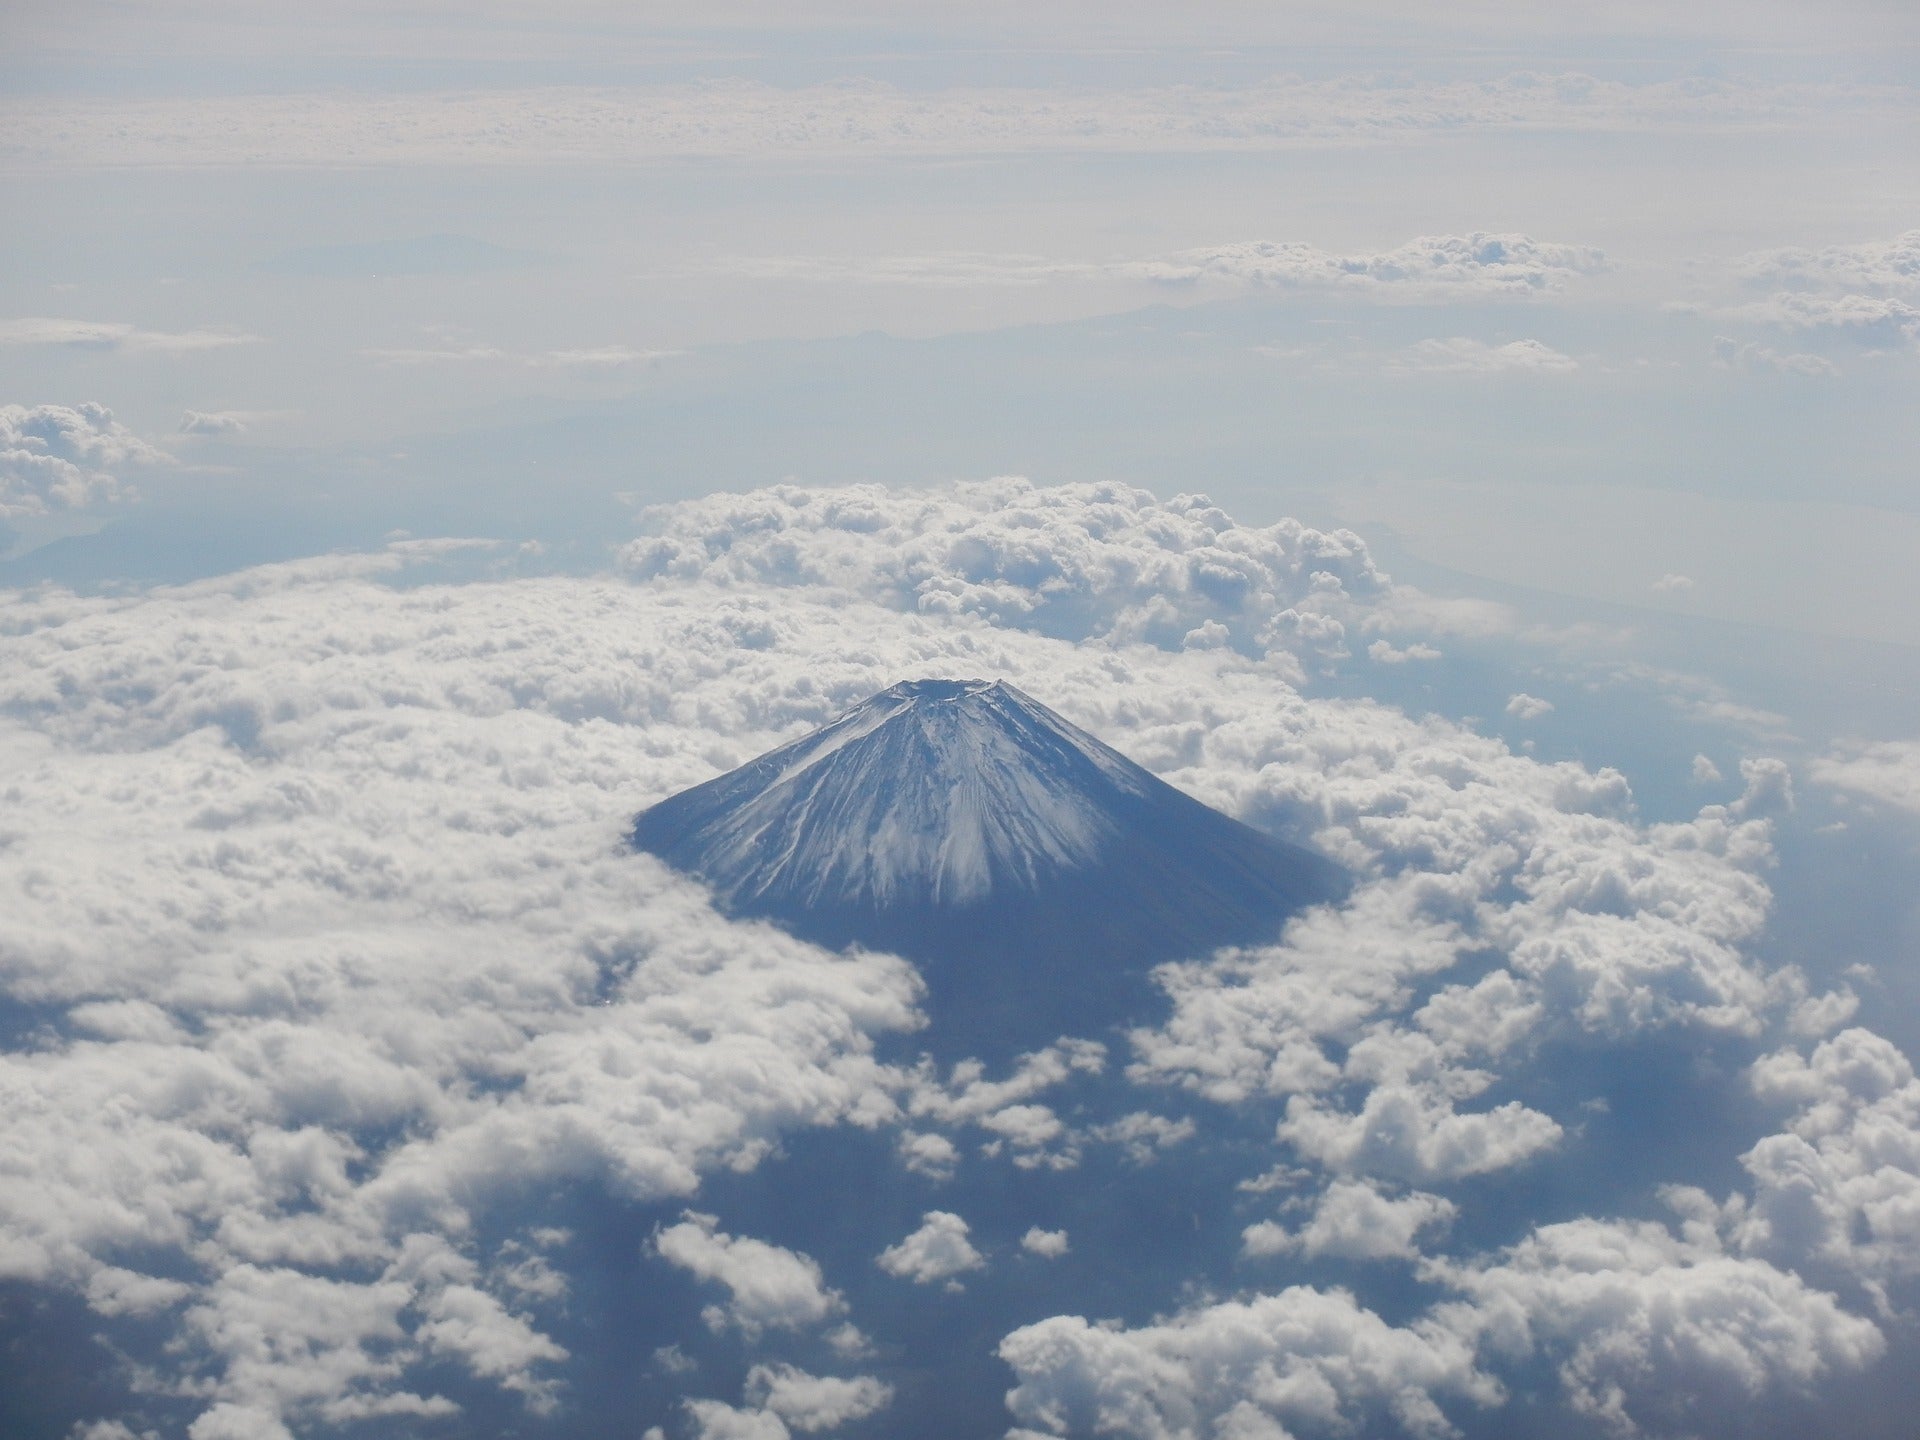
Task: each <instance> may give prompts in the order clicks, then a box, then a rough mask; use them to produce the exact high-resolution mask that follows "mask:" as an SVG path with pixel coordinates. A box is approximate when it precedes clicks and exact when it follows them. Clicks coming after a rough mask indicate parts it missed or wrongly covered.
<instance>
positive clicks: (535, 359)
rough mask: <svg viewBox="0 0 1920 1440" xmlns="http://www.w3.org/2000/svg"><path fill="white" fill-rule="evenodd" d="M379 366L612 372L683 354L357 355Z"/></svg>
mask: <svg viewBox="0 0 1920 1440" xmlns="http://www.w3.org/2000/svg"><path fill="white" fill-rule="evenodd" d="M360 353H361V354H362V355H365V356H366V357H367V358H368V359H370V360H373V361H374V362H376V363H377V364H380V365H444V364H472V363H494V362H498V363H501V364H508V365H524V366H526V367H528V368H530V369H535V370H612V369H618V368H619V367H621V366H625V365H645V364H652V363H653V362H654V361H656V360H664V359H667V358H669V357H671V356H674V355H679V354H681V353H683V352H681V351H678V350H635V349H633V348H632V347H631V346H628V345H598V346H588V347H583V348H578V349H572V350H537V351H531V352H523V351H516V350H503V349H501V348H500V347H499V346H497V345H447V344H442V345H429V346H416V347H411V348H408V347H400V348H397V349H396V348H384V349H383V348H374V349H368V350H362V351H361V352H360Z"/></svg>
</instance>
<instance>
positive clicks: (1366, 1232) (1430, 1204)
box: [1242, 1180, 1459, 1260]
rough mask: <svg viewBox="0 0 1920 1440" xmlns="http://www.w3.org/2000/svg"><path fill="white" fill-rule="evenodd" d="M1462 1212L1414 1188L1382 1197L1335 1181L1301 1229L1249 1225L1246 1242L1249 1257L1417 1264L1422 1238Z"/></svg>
mask: <svg viewBox="0 0 1920 1440" xmlns="http://www.w3.org/2000/svg"><path fill="white" fill-rule="evenodd" d="M1458 1213H1459V1207H1458V1206H1456V1205H1455V1204H1454V1203H1453V1202H1452V1201H1451V1200H1445V1199H1442V1198H1441V1197H1440V1196H1438V1195H1429V1194H1427V1193H1425V1192H1424V1191H1420V1190H1415V1191H1411V1192H1409V1193H1407V1194H1405V1195H1400V1196H1389V1195H1386V1194H1383V1193H1382V1192H1381V1191H1380V1190H1379V1189H1378V1188H1377V1187H1376V1186H1375V1185H1373V1184H1371V1183H1369V1182H1366V1181H1352V1180H1336V1181H1334V1182H1333V1184H1331V1185H1329V1186H1328V1187H1327V1189H1326V1191H1325V1193H1323V1194H1322V1195H1321V1196H1320V1198H1319V1201H1318V1202H1317V1203H1316V1205H1315V1206H1314V1211H1313V1214H1312V1216H1311V1217H1310V1218H1309V1219H1308V1221H1307V1223H1306V1224H1305V1225H1303V1226H1301V1227H1300V1228H1299V1229H1298V1230H1297V1231H1289V1230H1287V1229H1286V1228H1285V1227H1283V1226H1280V1225H1276V1224H1275V1223H1274V1222H1273V1221H1271V1220H1262V1221H1260V1222H1258V1223H1257V1224H1254V1225H1250V1226H1248V1227H1247V1229H1246V1231H1245V1233H1244V1235H1243V1236H1242V1243H1243V1246H1244V1248H1245V1250H1246V1253H1247V1254H1248V1255H1255V1256H1260V1255H1285V1254H1296V1253H1297V1254H1300V1255H1304V1256H1306V1258H1307V1259H1309V1260H1317V1259H1319V1258H1320V1257H1321V1256H1323V1255H1332V1256H1337V1257H1339V1258H1341V1259H1346V1260H1413V1259H1417V1258H1419V1256H1420V1254H1421V1251H1420V1247H1419V1246H1418V1245H1417V1244H1416V1243H1415V1242H1416V1240H1417V1239H1418V1237H1419V1236H1420V1234H1421V1233H1422V1232H1423V1231H1425V1232H1432V1231H1434V1230H1444V1229H1445V1228H1446V1227H1447V1226H1448V1225H1449V1224H1451V1223H1452V1221H1453V1218H1454V1217H1455V1216H1456V1215H1457V1214H1458Z"/></svg>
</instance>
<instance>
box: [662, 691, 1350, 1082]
mask: <svg viewBox="0 0 1920 1440" xmlns="http://www.w3.org/2000/svg"><path fill="white" fill-rule="evenodd" d="M632 840H633V844H634V845H635V847H636V848H638V849H640V850H643V851H647V852H649V853H651V854H654V855H657V856H659V857H660V858H661V859H663V860H665V861H666V862H667V863H669V864H670V865H673V866H674V867H675V868H677V869H679V870H682V871H685V872H686V873H688V874H691V875H696V876H698V877H699V878H701V879H702V880H704V881H706V882H707V884H708V885H709V886H711V887H712V889H713V893H714V899H715V902H716V903H717V904H718V905H719V906H720V907H721V908H722V909H724V910H726V911H727V912H729V913H731V914H734V915H738V916H743V917H758V918H764V919H767V920H771V921H773V922H774V923H776V924H778V925H780V926H781V927H783V928H784V929H786V930H788V931H790V932H791V933H793V934H795V935H799V936H801V937H803V938H805V939H808V940H812V941H815V942H818V943H821V944H825V945H829V946H835V947H840V946H845V945H850V944H859V945H865V946H868V947H870V948H874V949H882V950H889V951H892V952H894V953H896V954H901V955H905V956H907V957H908V958H909V959H911V960H914V961H915V962H917V963H918V964H919V966H920V968H921V971H922V973H923V974H924V975H925V977H926V980H927V984H928V990H929V1005H930V1010H931V1014H932V1019H933V1032H932V1035H931V1036H930V1037H923V1038H927V1039H929V1040H930V1041H931V1043H932V1046H933V1048H934V1049H935V1051H936V1053H937V1052H939V1051H943V1050H949V1049H952V1050H954V1051H955V1052H956V1053H957V1052H960V1051H965V1052H966V1053H973V1054H982V1055H985V1054H990V1053H993V1052H996V1051H1001V1052H1008V1053H1011V1052H1012V1051H1016V1050H1019V1049H1024V1048H1030V1047H1031V1046H1034V1045H1038V1044H1044V1043H1045V1042H1046V1041H1048V1040H1051V1039H1053V1038H1054V1037H1055V1036H1057V1035H1060V1034H1080V1035H1089V1034H1093V1033H1095V1032H1096V1031H1097V1030H1098V1029H1100V1028H1104V1027H1106V1026H1109V1025H1113V1024H1116V1023H1122V1022H1128V1021H1132V1022H1143V1021H1146V1020H1148V1019H1150V1018H1152V1014H1153V1011H1154V1009H1155V1006H1156V992H1155V991H1154V989H1153V986H1152V985H1151V982H1150V979H1149V972H1150V970H1151V969H1152V967H1153V966H1154V965H1156V964H1158V963H1160V962H1161V961H1164V960H1171V959H1179V958H1184V957H1188V956H1194V955H1202V954H1205V953H1206V952H1208V951H1209V950H1212V949H1214V948H1216V947H1218V946H1221V945H1230V944H1240V943H1251V942H1257V941H1263V940H1270V939H1272V938H1274V937H1275V936H1277V935H1278V934H1279V931H1280V928H1281V926H1282V925H1283V924H1284V922H1285V920H1286V918H1287V917H1288V916H1289V915H1292V914H1294V913H1296V912H1297V911H1299V910H1301V909H1303V908H1305V907H1307V906H1309V905H1312V904H1315V903H1317V902H1319V901H1322V900H1328V899H1332V898H1335V897H1336V896H1338V895H1339V894H1340V893H1342V891H1343V890H1344V888H1345V887H1344V883H1343V877H1342V874H1341V872H1340V871H1339V870H1338V869H1337V867H1335V866H1334V865H1333V864H1331V863H1330V862H1329V861H1327V860H1325V859H1324V858H1322V857H1321V856H1318V855H1316V854H1314V853H1313V852H1311V851H1308V850H1304V849H1301V848H1300V847H1298V846H1295V845H1289V844H1286V843H1285V842H1283V841H1280V840H1277V839H1275V838H1274V837H1272V836H1270V835H1266V834H1263V833H1262V832H1260V831H1258V830H1255V829H1253V828H1251V827H1250V826H1247V825H1244V824H1242V823H1241V822H1240V821H1238V820H1235V819H1232V818H1231V817H1229V816H1227V815H1223V814H1221V813H1220V812H1219V811H1217V810H1214V809H1212V808H1210V807H1209V806H1206V805H1203V804H1201V803H1200V802H1199V801H1198V800H1195V799H1194V798H1193V797H1192V796H1190V795H1187V794H1185V793H1183V792H1181V791H1179V790H1176V789H1175V788H1174V787H1173V786H1171V785H1168V784H1166V783H1165V782H1164V781H1162V780H1160V779H1158V778H1157V777H1155V776H1154V775H1152V774H1151V773H1149V772H1148V771H1146V770H1144V769H1142V768H1141V767H1140V766H1138V765H1136V764H1134V763H1133V762H1132V761H1131V760H1129V759H1127V758H1126V757H1125V756H1124V755H1122V754H1120V753H1119V752H1118V751H1117V750H1114V749H1112V748H1111V747H1109V746H1107V745H1104V744H1102V743H1101V742H1100V741H1099V740H1097V739H1095V738H1094V737H1093V736H1092V735H1089V734H1088V733H1087V732H1086V731H1084V730H1081V729H1079V728H1078V727H1076V726H1074V725H1071V724H1069V723H1068V722H1067V721H1065V720H1063V719H1062V718H1061V717H1060V716H1058V715H1056V714H1055V713H1054V712H1053V711H1051V710H1049V709H1047V707H1046V706H1044V705H1041V704H1040V703H1039V702H1037V701H1035V700H1034V699H1032V698H1031V697H1030V696H1028V695H1025V694H1023V693H1022V692H1021V691H1019V690H1016V689H1015V688H1014V687H1013V686H1011V685H1008V684H1006V683H1004V682H998V681H996V682H988V681H981V680H916V681H909V682H907V683H905V684H901V685H895V686H893V687H892V688H891V689H888V690H884V691H882V692H881V693H880V694H878V695H875V696H873V697H871V698H870V699H868V700H865V701H862V702H861V703H860V704H858V705H856V706H854V708H853V709H851V710H849V711H848V712H847V713H846V714H844V715H842V716H841V717H840V718H839V719H837V720H835V721H833V722H832V723H831V724H829V725H826V726H824V727H823V728H821V729H819V730H816V731H814V732H813V733H812V734H811V735H806V736H803V737H801V738H800V739H798V740H795V741H793V742H791V743H789V744H786V745H782V746H780V747H779V748H778V749H775V750H770V751H768V752H767V753H766V754H765V755H762V756H760V757H759V758H758V759H756V760H751V761H749V762H748V763H747V764H745V765H742V766H741V767H740V768H739V769H737V770H732V771H729V772H728V773H726V774H724V775H721V776H719V777H717V778H716V779H713V780H709V781H707V782H706V783H705V784H702V785H696V786H694V787H693V788H692V789H690V790H684V791H682V792H680V793H679V794H678V795H674V796H672V797H670V798H668V799H666V800H663V801H661V802H660V803H659V804H658V805H655V806H654V807H652V808H651V809H649V810H647V811H645V812H644V813H642V814H641V815H640V816H639V817H638V818H637V819H636V821H635V823H634V827H633V832H632Z"/></svg>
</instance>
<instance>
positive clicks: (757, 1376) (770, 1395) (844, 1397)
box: [746, 1365, 893, 1434]
mask: <svg viewBox="0 0 1920 1440" xmlns="http://www.w3.org/2000/svg"><path fill="white" fill-rule="evenodd" d="M746 1398H747V1400H748V1401H749V1402H751V1403H752V1404H754V1405H757V1406H759V1407H760V1408H761V1409H762V1410H766V1411H769V1412H770V1413H772V1414H775V1415H778V1416H779V1417H780V1418H781V1419H782V1420H784V1421H785V1422H786V1423H787V1425H788V1426H789V1427H790V1428H792V1429H794V1430H801V1431H805V1432H807V1433H809V1434H812V1433H814V1432H816V1431H820V1430H832V1429H836V1428H838V1427H839V1426H842V1425H849V1424H852V1423H853V1422H854V1421H855V1420H864V1419H866V1418H867V1416H869V1415H872V1414H875V1413H877V1412H878V1411H880V1410H883V1409H885V1408H886V1406H887V1404H888V1403H889V1402H890V1401H891V1400H892V1399H893V1387H892V1386H890V1385H887V1384H885V1383H884V1382H882V1381H879V1380H876V1379H874V1378H873V1377H872V1376H871V1375H856V1376H854V1377H853V1378H852V1379H841V1378H840V1377H838V1376H832V1375H810V1374H808V1373H807V1372H806V1371H804V1370H800V1369H796V1368H795V1367H794V1366H792V1365H756V1366H754V1367H753V1368H752V1369H751V1370H749V1371H748V1372H747V1386H746Z"/></svg>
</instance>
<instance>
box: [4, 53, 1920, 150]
mask: <svg viewBox="0 0 1920 1440" xmlns="http://www.w3.org/2000/svg"><path fill="white" fill-rule="evenodd" d="M1911 104H1912V100H1911V96H1910V95H1909V94H1908V92H1907V91H1905V90H1904V89H1903V88H1901V87H1899V86H1892V85H1889V86H1877V87H1876V86H1871V85H1864V84H1859V83H1854V82H1849V83H1846V84H1836V85H1828V86H1822V85H1814V84H1766V83H1759V82H1741V81H1735V80H1713V81H1709V80H1702V79H1700V78H1699V77H1695V76H1689V77H1686V78H1684V79H1680V80H1654V81H1646V82H1641V83H1633V82H1629V81H1621V80H1612V79H1603V78H1599V77H1595V76H1592V75H1586V74H1580V73H1577V72H1565V73H1558V74H1554V73H1529V72H1517V73H1514V74H1509V75H1504V76H1497V77H1493V78H1488V79H1470V80H1421V79H1406V78H1402V77H1399V76H1395V77H1393V78H1391V79H1389V80H1383V81H1380V82H1378V83H1370V82H1368V81H1366V80H1364V79H1357V78H1356V77H1354V76H1350V75H1341V76H1334V77H1330V78H1327V79H1324V80H1312V79H1302V78H1298V77H1276V78H1273V79H1270V80H1267V81H1264V82H1261V83H1258V84H1251V85H1230V84H1228V85H1219V86H1200V85H1183V86H1155V87H1148V86H1141V87H1135V88H1119V87H1105V88H1101V87H1091V86H1049V87H1046V88H1044V89H1036V88H1032V87H1025V88H1023V87H1014V86H1006V87H988V86H952V87H948V88H944V89H930V88H921V87H913V88H907V87H897V86H893V85H888V84H884V83H876V82H872V81H860V82H847V83H832V84H819V85H798V86H791V87H777V86H773V85H767V84H760V83H754V82H750V81H740V80H734V81H729V82H726V83H720V84H703V85H661V86H652V87H631V88H610V87H598V88H594V87H583V86H582V87H546V88H523V89H519V90H495V91H484V90H471V89H470V90H465V91H458V92H448V91H439V92H435V91H413V92H408V93H405V94H386V95H364V94H362V95H352V96H347V95H343V94H324V93H308V94H297V93H291V94H273V95H251V96H197V97H191V98H187V97H182V98H166V97H85V98H53V99H49V98H48V97H44V96H39V97H34V98H33V99H32V100H31V101H29V100H25V99H18V100H14V101H12V102H10V103H8V104H6V105H5V106H4V107H0V134H3V135H5V136H6V137H7V143H6V145H5V147H4V149H0V159H4V160H6V161H7V162H8V163H11V164H13V165H14V166H16V167H19V166H21V165H30V166H88V165H101V164H110V165H115V166H121V167H124V166H151V165H166V166H177V165H182V164H191V165H283V166H284V165H309V164H338V163H340V161H341V159H342V157H347V158H350V159H351V161H352V162H353V163H355V164H357V165H362V166H369V165H423V164H489V163H491V164H540V165H555V164H562V165H594V166H605V165H630V164H635V163H644V162H648V161H652V160H656V159H659V158H663V157H674V156H697V157H751V156H806V155H818V156H845V155H876V156H878V155H886V156H911V155H921V156H936V155H1005V154H1030V153H1042V154H1046V153H1063V152H1064V153H1122V154H1129V153H1131V154H1191V153H1206V152H1230V153H1247V152H1254V153H1260V152H1272V151H1285V150H1294V149H1299V148H1303V147H1312V148H1328V147H1331V148H1338V149H1351V148H1353V147H1355V146H1361V145H1383V144H1384V145H1406V144H1409V143H1413V142H1417V141H1419V140H1421V139H1426V138H1434V137H1451V136H1457V135H1460V134H1476V133H1487V132H1494V131H1503V130H1522V131H1528V132H1534V131H1540V130H1543V129H1551V130H1554V131H1557V132H1573V133H1599V134H1618V133H1622V132H1627V133H1661V132H1665V131H1668V130H1672V129H1675V128H1680V129H1685V130H1688V131H1696V130H1697V129H1698V128H1699V127H1700V126H1701V125H1703V124H1705V125H1710V126H1712V127H1713V128H1714V129H1715V130H1716V131H1718V132H1726V131H1740V130H1749V131H1755V130H1757V131H1760V132H1763V133H1775V132H1776V131H1777V130H1778V128H1779V127H1780V126H1781V125H1782V124H1803V123H1806V122H1807V121H1808V120H1810V119H1812V118H1813V117H1816V116H1818V117H1823V118H1824V117H1831V116H1832V115H1833V114H1834V113H1836V111H1837V112H1841V113H1847V114H1851V115H1853V116H1856V117H1859V123H1862V124H1872V123H1880V124H1890V123H1896V117H1897V116H1901V115H1905V114H1908V113H1910V110H1911Z"/></svg>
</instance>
